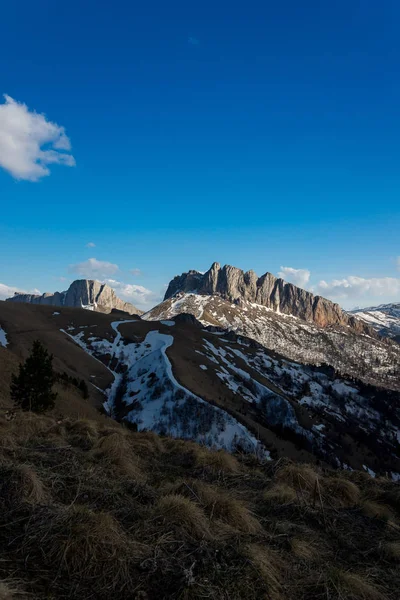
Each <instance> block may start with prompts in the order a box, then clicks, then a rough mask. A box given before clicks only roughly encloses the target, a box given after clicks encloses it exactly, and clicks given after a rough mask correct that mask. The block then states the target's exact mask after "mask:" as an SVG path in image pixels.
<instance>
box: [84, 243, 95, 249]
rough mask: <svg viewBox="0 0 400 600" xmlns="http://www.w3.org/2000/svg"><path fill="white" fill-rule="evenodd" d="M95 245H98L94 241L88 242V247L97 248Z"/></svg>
mask: <svg viewBox="0 0 400 600" xmlns="http://www.w3.org/2000/svg"><path fill="white" fill-rule="evenodd" d="M95 247H96V244H95V243H94V242H88V243H87V244H86V248H95Z"/></svg>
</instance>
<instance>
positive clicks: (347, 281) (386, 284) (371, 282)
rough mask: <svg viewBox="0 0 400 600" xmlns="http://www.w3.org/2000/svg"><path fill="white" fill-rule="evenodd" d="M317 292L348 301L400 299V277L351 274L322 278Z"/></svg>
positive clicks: (316, 289) (337, 299) (327, 296)
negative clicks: (329, 279)
mask: <svg viewBox="0 0 400 600" xmlns="http://www.w3.org/2000/svg"><path fill="white" fill-rule="evenodd" d="M314 293H315V294H319V295H320V296H325V297H326V298H330V299H331V300H336V301H341V302H346V301H355V300H360V299H366V300H368V299H369V300H368V302H370V301H374V300H378V301H379V299H381V300H382V301H383V302H386V301H387V302H390V301H394V300H396V299H397V300H398V299H399V297H400V279H397V278H396V277H372V278H370V279H366V278H364V277H356V276H354V275H349V276H348V277H345V278H344V279H333V280H332V281H329V282H328V281H325V280H322V281H320V282H319V284H318V285H317V286H316V288H315V289H314Z"/></svg>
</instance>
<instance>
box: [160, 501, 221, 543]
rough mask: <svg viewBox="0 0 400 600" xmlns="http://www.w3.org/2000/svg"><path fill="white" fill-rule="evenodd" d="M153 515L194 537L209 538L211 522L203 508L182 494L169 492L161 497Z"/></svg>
mask: <svg viewBox="0 0 400 600" xmlns="http://www.w3.org/2000/svg"><path fill="white" fill-rule="evenodd" d="M153 515H154V518H156V519H160V520H162V521H164V522H165V523H167V524H168V525H173V526H174V527H175V528H178V529H180V530H183V531H184V532H185V533H186V534H188V535H190V536H192V537H194V538H198V539H201V538H208V537H209V535H210V528H209V522H208V519H207V517H206V515H205V514H204V511H203V509H202V508H201V507H200V506H198V505H197V504H195V503H194V502H192V501H191V500H189V498H186V497H185V496H182V495H181V494H168V495H167V496H163V497H162V498H160V499H159V501H158V502H157V504H156V505H155V507H154V511H153Z"/></svg>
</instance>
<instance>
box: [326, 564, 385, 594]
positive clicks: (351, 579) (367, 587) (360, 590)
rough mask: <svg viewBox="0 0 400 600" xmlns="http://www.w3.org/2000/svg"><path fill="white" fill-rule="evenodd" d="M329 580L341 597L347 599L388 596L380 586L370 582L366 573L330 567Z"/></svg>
mask: <svg viewBox="0 0 400 600" xmlns="http://www.w3.org/2000/svg"><path fill="white" fill-rule="evenodd" d="M328 580H329V582H328V583H329V584H330V585H331V586H332V587H333V588H334V589H335V590H336V592H337V593H338V595H339V598H343V599H344V598H346V600H385V598H386V597H385V595H384V594H383V593H382V592H381V590H380V589H379V587H378V586H376V585H375V584H374V583H372V582H370V581H369V579H368V578H367V577H366V576H365V575H358V574H357V573H352V572H350V571H344V570H342V569H330V570H329V572H328Z"/></svg>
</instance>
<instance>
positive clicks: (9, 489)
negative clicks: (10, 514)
mask: <svg viewBox="0 0 400 600" xmlns="http://www.w3.org/2000/svg"><path fill="white" fill-rule="evenodd" d="M45 501H46V492H45V489H44V486H43V483H42V481H41V480H40V478H39V476H38V474H37V473H36V471H35V469H34V468H33V467H31V466H30V465H26V464H22V465H18V464H17V465H15V464H13V463H7V462H3V463H1V464H0V506H1V504H3V506H5V507H7V508H13V509H15V508H16V507H18V506H19V505H20V504H21V503H23V502H27V503H29V504H39V503H43V502H45Z"/></svg>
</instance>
